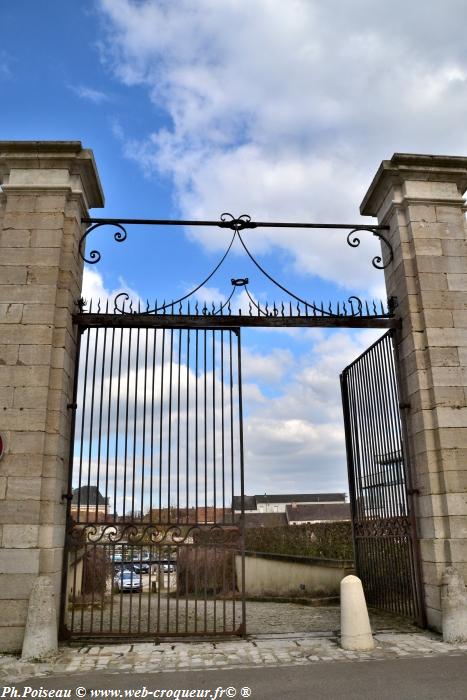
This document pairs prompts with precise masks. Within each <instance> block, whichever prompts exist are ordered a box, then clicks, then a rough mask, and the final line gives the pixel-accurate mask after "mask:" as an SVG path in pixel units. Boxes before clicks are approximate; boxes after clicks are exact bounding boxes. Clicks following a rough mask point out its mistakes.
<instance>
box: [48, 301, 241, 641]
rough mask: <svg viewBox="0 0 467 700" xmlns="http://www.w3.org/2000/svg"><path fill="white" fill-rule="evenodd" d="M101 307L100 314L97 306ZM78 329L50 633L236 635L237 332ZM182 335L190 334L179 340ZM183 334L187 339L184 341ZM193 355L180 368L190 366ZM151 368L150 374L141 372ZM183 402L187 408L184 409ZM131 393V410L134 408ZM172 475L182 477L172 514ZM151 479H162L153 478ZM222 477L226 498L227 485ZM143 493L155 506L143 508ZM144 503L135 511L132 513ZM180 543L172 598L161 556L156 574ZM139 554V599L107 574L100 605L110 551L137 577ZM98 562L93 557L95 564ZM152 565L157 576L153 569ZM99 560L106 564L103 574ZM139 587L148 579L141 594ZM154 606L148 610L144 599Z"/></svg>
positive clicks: (238, 542) (238, 618) (175, 485)
mask: <svg viewBox="0 0 467 700" xmlns="http://www.w3.org/2000/svg"><path fill="white" fill-rule="evenodd" d="M105 311H106V312H108V304H107V306H106V309H105ZM106 315H108V314H106ZM80 331H81V332H80V333H79V338H80V339H81V335H82V333H83V332H87V338H86V343H85V347H86V352H85V353H83V354H82V357H81V363H77V366H76V370H75V377H74V396H73V404H71V405H70V408H73V421H74V422H75V423H76V417H77V413H76V411H77V409H78V411H79V412H81V419H80V421H79V426H80V427H79V428H78V427H77V429H78V434H77V436H76V441H72V446H71V449H70V464H73V457H74V467H75V468H74V470H72V469H70V475H69V476H70V481H69V493H68V494H66V497H67V499H68V511H67V512H68V515H67V541H66V552H67V556H66V559H65V566H64V570H68V572H69V578H68V586H67V585H66V582H65V585H64V586H63V589H62V591H63V594H62V609H61V634H62V638H67V639H70V638H71V639H92V638H101V639H110V638H121V637H139V638H141V637H144V638H148V637H150V638H153V639H154V637H155V638H156V639H159V638H171V637H178V636H185V637H192V636H193V635H195V636H208V637H219V636H222V637H225V636H230V635H244V634H245V629H246V627H245V612H246V610H245V601H244V590H245V587H244V584H245V571H244V566H245V564H244V541H245V540H244V533H243V528H244V515H243V507H244V501H243V498H241V505H242V507H241V514H240V518H239V519H238V518H237V517H236V516H235V513H234V510H233V507H234V506H233V502H234V494H235V493H238V492H239V491H240V494H241V496H243V492H242V489H243V488H244V475H243V468H244V462H243V429H242V425H241V421H242V420H243V413H242V406H241V401H242V394H241V348H240V329H239V328H237V327H232V325H230V326H229V327H228V328H222V329H213V328H209V327H206V326H205V327H204V328H199V327H197V328H178V329H176V328H174V327H171V328H165V327H163V328H147V327H146V328H144V327H137V328H136V329H131V328H129V329H124V328H120V329H117V328H115V327H111V326H109V325H105V326H102V327H95V328H93V327H90V326H89V325H88V326H87V328H85V327H81V328H80ZM109 333H110V336H109V337H108V334H109ZM118 333H120V338H118ZM116 334H117V336H116ZM124 334H125V342H123V341H124ZM192 334H193V335H194V338H191V335H192ZM234 338H235V339H236V341H235V342H236V343H237V348H236V349H235V346H234V344H233V341H234ZM150 340H151V342H149V341H150ZM190 340H194V346H193V344H192V343H191V342H190ZM219 341H220V350H219V346H218V343H219ZM125 345H126V346H127V347H125ZM109 353H110V355H109ZM156 358H157V363H156ZM226 359H227V362H226ZM193 361H194V363H195V368H196V371H195V374H194V375H193V374H192V373H191V369H190V367H191V366H192V365H191V362H193ZM174 362H175V364H176V365H177V366H176V367H174V366H173V365H174ZM183 362H185V363H186V375H185V372H183V374H182V363H183ZM156 364H157V371H156ZM167 364H168V367H165V366H166V365H167ZM151 367H152V375H150V373H149V372H148V370H149V369H150V368H151ZM164 368H165V369H164ZM125 373H126V374H127V376H126V377H125V376H124V375H125ZM158 373H159V375H160V376H157V374H158ZM208 373H209V381H208ZM114 374H117V376H116V377H115V376H114ZM130 374H131V375H132V377H131V381H130ZM141 374H143V376H141ZM183 376H186V386H183V381H182V379H183ZM106 382H107V385H106ZM219 383H220V384H219ZM190 385H191V386H190ZM193 385H194V397H193ZM115 390H116V395H115ZM193 398H194V400H195V413H194V415H193V413H192V412H191V413H190V414H189V412H188V409H189V408H190V410H191V406H192V403H191V402H192V400H193ZM226 399H227V400H226ZM141 400H142V402H143V403H142V406H141V403H138V402H141ZM219 401H221V404H222V405H221V406H219ZM106 402H108V405H105V403H106ZM156 404H157V405H156ZM182 408H185V409H186V420H182V415H181V411H182ZM165 409H167V411H166V410H165ZM149 422H150V424H151V431H150V435H149V434H148V432H149V431H148V424H149ZM193 422H194V425H193ZM156 429H157V430H159V438H160V440H159V446H158V448H156V446H155V430H156ZM193 431H194V432H195V435H196V443H195V446H194V447H193V446H190V436H191V435H192V434H193ZM217 431H219V437H217V436H216V433H217ZM112 432H113V433H115V435H112V434H111V433H112ZM226 439H228V440H229V442H230V464H228V458H227V457H226ZM199 440H201V444H199ZM203 440H204V444H203ZM73 442H74V448H73ZM208 442H209V448H208ZM193 449H194V450H195V463H194V464H193V452H192V450H193ZM157 450H159V454H157ZM183 451H185V459H183ZM149 452H150V454H148V453H149ZM163 452H164V456H163ZM113 453H114V454H113ZM121 456H123V459H124V462H123V473H122V472H121V469H122V466H121V465H120V466H119V459H121ZM154 458H156V459H154ZM140 460H142V462H141V463H140ZM112 465H113V467H112ZM157 466H158V467H159V476H158V477H157ZM190 466H191V470H192V471H193V470H195V482H194V486H195V491H194V494H193V489H191V491H190V487H189V483H188V477H189V471H190V469H189V468H190ZM148 469H149V470H150V473H149V474H148ZM228 471H230V472H231V475H229V474H228ZM182 472H185V474H186V477H187V482H186V488H185V494H186V504H185V507H186V512H185V515H183V508H182V498H183V496H182V493H183V491H182ZM117 477H120V478H121V477H123V478H122V483H121V485H120V487H117ZM157 478H158V480H159V483H157V481H156V480H157ZM165 478H167V483H166V484H163V480H164V479H165ZM229 478H230V486H231V493H230V494H229V493H228V488H227V483H228V480H229ZM96 479H97V482H96ZM112 479H113V480H114V483H113V484H112ZM95 482H96V484H95ZM148 482H149V484H150V494H149V495H148V493H147V487H148ZM191 483H192V484H193V482H191ZM94 484H95V485H94ZM208 484H209V488H208ZM73 486H78V488H77V489H75V494H74V499H73V508H74V510H72V505H71V496H72V493H73ZM93 488H94V489H95V494H94V493H93V492H92V490H93ZM122 489H123V500H122V501H121V507H118V511H119V512H120V513H122V515H121V516H118V517H117V513H118V511H117V499H118V501H120V500H121V496H122ZM139 490H141V492H140V493H139ZM100 491H103V492H104V494H105V497H104V502H105V508H104V506H101V504H102V494H101V493H100ZM156 491H158V493H159V502H158V503H157V502H156V504H154V503H153V495H154V496H156ZM203 496H204V503H203ZM156 498H157V496H156ZM218 498H219V499H221V500H218ZM229 499H230V503H229V502H228V500H229ZM165 500H167V505H165ZM200 500H201V503H200ZM109 501H110V502H111V503H110V504H109ZM172 501H174V506H172ZM194 503H196V510H194V508H193V504H194ZM210 503H214V506H213V507H214V510H213V515H212V517H211V516H210V515H209V511H210V510H211V509H212V508H211V506H210V505H209V504H210ZM148 505H149V511H148V514H147V515H145V512H146V509H147V507H148ZM154 506H155V507H154ZM138 507H139V508H140V512H139V513H138V512H137V510H136V509H137V508H138ZM190 508H191V510H190ZM122 509H123V510H122ZM216 509H217V510H216ZM165 511H166V515H164V512H165ZM192 511H194V512H192ZM190 548H191V552H192V553H193V555H194V560H195V561H194V565H195V570H192V571H191V573H190V572H189V570H188V568H187V571H186V576H185V580H184V582H183V581H182V580H181V579H180V578H179V577H178V574H175V575H176V576H177V585H176V589H175V591H174V593H173V595H172V594H171V591H170V587H169V584H167V589H166V591H165V592H164V591H163V590H162V581H163V579H164V578H165V576H166V573H165V571H162V568H163V566H162V562H163V561H164V559H163V557H165V561H166V562H167V577H168V578H170V576H171V568H172V561H173V560H174V558H176V561H177V571H180V569H179V565H181V561H182V556H183V554H184V553H185V554H186V555H187V556H188V554H189V551H190ZM148 549H149V554H148V560H149V563H150V566H149V582H148V583H147V582H146V585H148V586H149V588H148V593H147V596H146V592H145V594H144V596H143V588H142V585H141V583H140V586H139V590H138V592H137V593H136V592H135V593H131V594H129V598H128V597H127V596H125V597H126V598H127V601H124V596H123V585H122V584H121V583H120V586H119V593H118V594H117V595H115V594H114V593H113V591H112V590H110V602H109V600H108V598H109V584H110V586H111V589H112V587H113V583H114V574H115V571H114V569H115V565H116V563H117V557H116V552H117V551H119V552H120V563H119V567H118V570H119V571H120V570H122V569H123V567H124V566H128V567H130V568H131V569H132V570H133V569H134V566H138V565H139V567H140V568H139V572H140V573H141V572H142V567H143V564H144V562H145V561H146V559H145V558H143V550H146V552H147V550H148ZM112 553H113V554H112ZM236 555H240V561H239V566H240V569H239V571H238V578H236V575H235V567H236V563H235V557H236ZM128 557H129V559H128ZM209 557H211V560H210V559H209ZM212 557H214V559H212ZM104 560H106V563H105V567H104V569H102V566H104V564H103V561H104ZM154 562H156V563H157V571H154V572H153V570H152V568H153V564H154ZM192 564H193V563H192ZM198 565H201V566H203V565H204V575H203V574H202V573H201V572H199V571H198V570H197V567H198ZM208 565H210V566H212V567H214V571H216V572H217V573H216V576H217V577H220V581H219V579H218V578H216V582H215V583H214V587H213V588H212V590H211V589H209V590H208V586H210V587H212V586H213V583H212V582H211V581H212V573H209V576H210V577H211V579H208ZM108 566H110V567H111V569H112V570H111V571H110V572H109V571H108V568H107V567H108ZM99 567H101V571H102V570H105V571H106V573H105V577H106V579H105V580H106V584H105V588H102V587H101V588H96V587H95V586H94V585H93V587H92V592H91V594H90V595H89V596H88V598H86V596H85V595H84V597H83V595H82V594H85V589H84V587H83V588H82V589H81V585H82V581H83V580H84V579H83V576H84V574H86V572H87V575H88V576H89V575H90V576H91V577H92V578H93V579H94V580H95V577H96V572H98V571H99ZM117 579H118V575H117ZM115 580H116V579H115ZM153 583H155V586H156V587H155V589H154V593H153V595H152V601H153V603H151V590H152V586H153ZM236 585H237V586H238V592H237V590H236ZM190 586H191V590H192V591H193V592H192V593H191V597H193V596H194V611H195V619H194V629H193V619H192V617H191V619H189V617H190V616H189V613H190V611H189V606H190V605H193V601H192V602H191V603H190V601H189V597H188V596H189V589H190ZM67 588H68V590H67ZM156 589H157V593H156ZM229 590H230V597H229V595H228V591H229ZM67 593H68V594H69V595H70V596H71V597H68V596H67ZM226 595H227V597H226ZM135 596H136V597H135ZM155 601H157V605H154V602H155ZM68 603H71V609H69V610H68V612H67V606H68ZM238 605H239V607H238ZM151 606H152V607H153V609H151ZM164 606H165V609H164ZM208 606H209V608H210V612H209V620H208ZM203 607H204V609H203ZM237 610H238V612H237ZM109 614H110V617H109ZM213 614H214V618H213V617H212V615H213ZM145 615H146V619H145ZM190 615H191V613H190ZM183 616H185V617H184V618H183Z"/></svg>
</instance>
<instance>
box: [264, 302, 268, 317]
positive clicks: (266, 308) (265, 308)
mask: <svg viewBox="0 0 467 700" xmlns="http://www.w3.org/2000/svg"><path fill="white" fill-rule="evenodd" d="M264 310H265V311H266V316H269V309H268V302H266V306H265V307H264Z"/></svg>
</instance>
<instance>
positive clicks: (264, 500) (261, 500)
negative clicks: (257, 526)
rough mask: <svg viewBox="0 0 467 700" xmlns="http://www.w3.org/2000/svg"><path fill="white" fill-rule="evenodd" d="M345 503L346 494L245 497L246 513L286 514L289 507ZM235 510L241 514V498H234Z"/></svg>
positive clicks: (292, 494)
mask: <svg viewBox="0 0 467 700" xmlns="http://www.w3.org/2000/svg"><path fill="white" fill-rule="evenodd" d="M313 503H345V493H289V494H266V493H265V494H263V495H255V496H244V505H245V513H285V512H286V508H287V506H288V505H292V504H297V505H298V504H300V505H308V504H313ZM233 509H234V510H235V512H236V513H239V512H241V497H240V496H234V498H233Z"/></svg>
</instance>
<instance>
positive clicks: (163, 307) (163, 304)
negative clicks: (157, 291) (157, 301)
mask: <svg viewBox="0 0 467 700" xmlns="http://www.w3.org/2000/svg"><path fill="white" fill-rule="evenodd" d="M162 313H163V314H164V316H165V313H166V311H165V299H164V301H163V302H162Z"/></svg>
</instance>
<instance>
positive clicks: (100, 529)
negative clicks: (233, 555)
mask: <svg viewBox="0 0 467 700" xmlns="http://www.w3.org/2000/svg"><path fill="white" fill-rule="evenodd" d="M240 535H241V533H240V529H239V527H237V526H235V525H202V524H197V525H183V524H180V523H179V524H176V525H151V524H144V523H142V524H138V523H131V524H127V525H123V524H122V525H113V524H107V525H101V524H99V523H98V524H95V523H86V524H84V523H83V524H74V525H73V527H72V528H71V529H70V530H69V531H68V546H71V547H82V546H84V545H85V544H88V545H92V544H104V545H115V544H127V545H129V546H133V545H140V546H141V545H147V546H151V545H157V546H159V545H181V544H189V543H192V542H196V544H197V545H198V544H199V545H204V546H206V545H216V544H217V545H224V546H225V545H229V544H231V545H235V544H237V543H238V541H239V538H240Z"/></svg>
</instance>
